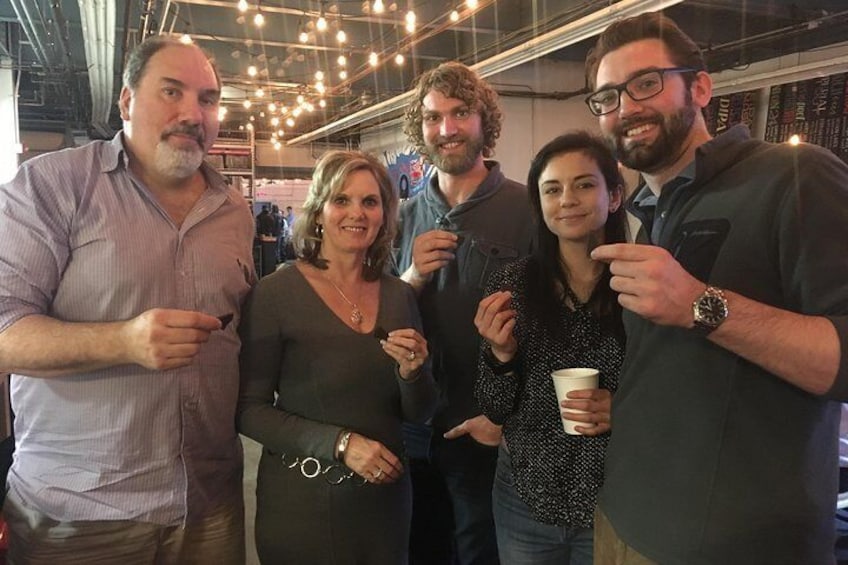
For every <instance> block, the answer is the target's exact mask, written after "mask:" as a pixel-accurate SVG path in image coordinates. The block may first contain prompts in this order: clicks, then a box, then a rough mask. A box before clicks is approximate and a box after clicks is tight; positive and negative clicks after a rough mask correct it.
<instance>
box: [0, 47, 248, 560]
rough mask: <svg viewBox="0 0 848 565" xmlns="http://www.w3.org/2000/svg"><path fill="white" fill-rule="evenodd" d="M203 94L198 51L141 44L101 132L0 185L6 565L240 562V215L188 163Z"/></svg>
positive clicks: (196, 162) (201, 168) (205, 173)
mask: <svg viewBox="0 0 848 565" xmlns="http://www.w3.org/2000/svg"><path fill="white" fill-rule="evenodd" d="M219 97H220V79H219V77H218V74H217V72H216V70H215V69H214V67H213V66H212V65H211V64H210V62H209V61H208V59H207V57H206V55H205V54H204V53H203V52H202V51H201V50H200V49H199V48H197V47H196V46H194V45H184V44H182V43H180V42H177V41H174V40H172V39H168V38H161V37H159V38H153V39H148V40H147V41H145V42H143V43H142V44H140V45H139V46H138V47H137V48H136V49H135V50H134V51H133V53H132V54H131V55H130V57H129V59H128V61H127V66H126V69H125V72H124V86H123V89H122V91H121V96H120V101H119V107H120V111H121V117H122V119H123V121H124V129H123V131H122V132H121V133H119V134H118V135H117V136H116V137H115V138H114V139H113V140H111V141H97V142H93V143H90V144H88V145H86V146H84V147H81V148H77V149H70V150H65V151H60V152H58V153H54V154H50V155H46V156H43V157H40V158H36V159H33V160H31V161H28V162H27V163H25V164H24V165H23V166H22V167H21V168H20V170H19V171H18V173H17V175H16V177H15V178H14V179H13V180H12V181H10V182H9V183H8V184H5V185H2V186H0V216H2V219H0V241H3V242H4V244H3V246H2V249H0V371H8V372H11V373H12V375H13V376H12V387H11V391H12V405H13V409H14V411H15V413H16V415H17V420H16V422H15V432H16V437H17V445H16V449H17V451H16V455H15V461H14V464H13V466H12V469H11V471H10V475H9V493H8V498H7V501H6V504H5V506H4V514H5V517H6V520H7V522H8V523H9V526H10V556H11V558H12V560H13V561H14V562H15V563H48V562H50V563H55V562H61V563H93V562H119V561H123V562H126V563H153V562H160V561H161V562H173V563H186V562H199V563H212V562H214V563H242V562H243V561H244V530H243V522H244V510H243V502H242V497H241V470H242V455H241V445H240V443H239V439H238V436H237V434H236V432H235V427H234V422H235V414H234V412H235V404H236V398H237V394H238V362H237V355H238V350H239V345H240V341H239V338H238V334H237V333H236V331H235V328H236V327H237V325H238V324H237V322H238V317H239V309H240V306H241V304H242V302H243V301H244V299H245V297H246V295H247V293H248V292H249V290H250V287H251V285H252V283H253V282H254V280H255V273H254V270H253V261H252V250H251V245H252V240H253V221H252V220H253V219H252V218H251V214H250V212H249V210H248V207H247V206H246V205H245V203H244V200H243V198H242V197H241V195H240V194H238V192H236V191H235V190H233V189H231V188H230V187H228V186H227V185H226V184H225V182H224V179H223V177H221V176H220V175H219V174H218V173H216V172H215V171H214V170H212V169H211V168H210V167H209V166H208V165H206V164H205V163H204V162H203V158H204V156H205V154H206V152H207V151H208V150H209V148H210V147H211V145H212V143H213V142H214V140H215V138H216V137H217V134H218V119H217V113H218V102H219ZM228 314H234V315H235V320H234V323H232V324H229V325H228V326H226V327H224V326H225V324H223V323H222V321H221V320H220V319H219V316H221V317H224V316H226V315H228Z"/></svg>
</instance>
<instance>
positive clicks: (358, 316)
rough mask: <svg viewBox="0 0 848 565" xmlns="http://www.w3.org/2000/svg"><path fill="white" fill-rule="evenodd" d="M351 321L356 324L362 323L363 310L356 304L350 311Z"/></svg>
mask: <svg viewBox="0 0 848 565" xmlns="http://www.w3.org/2000/svg"><path fill="white" fill-rule="evenodd" d="M350 321H351V323H352V324H353V325H355V326H358V325H359V324H361V323H362V311H360V310H359V308H358V307H357V306H356V304H354V305H353V309H352V310H351V311H350Z"/></svg>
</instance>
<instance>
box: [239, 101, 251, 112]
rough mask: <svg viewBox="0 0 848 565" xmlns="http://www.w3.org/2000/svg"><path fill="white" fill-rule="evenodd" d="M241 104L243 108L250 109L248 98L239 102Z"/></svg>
mask: <svg viewBox="0 0 848 565" xmlns="http://www.w3.org/2000/svg"><path fill="white" fill-rule="evenodd" d="M241 105H242V106H244V109H245V110H248V109H250V106H251V103H250V100H245V101H244V102H242V103H241Z"/></svg>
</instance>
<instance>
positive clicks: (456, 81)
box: [403, 61, 503, 161]
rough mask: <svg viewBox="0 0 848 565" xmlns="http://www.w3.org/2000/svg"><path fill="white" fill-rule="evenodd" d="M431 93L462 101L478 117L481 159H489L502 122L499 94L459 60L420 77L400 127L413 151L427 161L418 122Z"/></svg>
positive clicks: (425, 145)
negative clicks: (433, 91)
mask: <svg viewBox="0 0 848 565" xmlns="http://www.w3.org/2000/svg"><path fill="white" fill-rule="evenodd" d="M431 90H436V91H438V92H441V93H442V94H443V95H444V96H446V97H447V98H456V99H458V100H462V101H463V102H464V103H465V104H466V105H467V106H468V107H469V108H470V109H471V110H472V111H474V112H478V113H479V114H480V121H481V125H482V130H483V156H484V157H491V156H492V154H493V153H494V149H495V143H496V142H497V139H498V137H499V136H500V135H501V121H502V120H503V114H502V113H501V110H500V108H499V107H498V93H497V92H495V89H493V88H492V87H491V86H489V84H488V83H487V82H486V81H485V80H483V79H482V78H480V77H479V76H478V75H477V73H475V72H474V71H472V70H471V69H469V68H468V67H467V66H465V65H463V64H462V63H460V62H458V61H449V62H447V63H442V64H441V65H439V66H438V67H436V68H435V69H430V70H429V71H427V72H426V73H423V74H422V75H421V76H419V77H418V80H417V81H416V83H415V100H413V101H412V103H411V104H410V105H409V107H408V108H407V109H406V113H405V114H404V124H403V133H405V134H406V137H407V138H408V139H409V141H410V142H412V144H413V145H414V146H415V150H416V151H418V153H420V154H421V155H423V156H424V157H425V158H426V159H427V160H428V161H429V160H430V159H429V156H428V155H427V144H426V143H425V142H424V133H423V132H422V129H421V123H422V121H423V119H424V116H423V112H422V105H423V104H424V98H425V97H426V96H427V94H429V93H430V91H431Z"/></svg>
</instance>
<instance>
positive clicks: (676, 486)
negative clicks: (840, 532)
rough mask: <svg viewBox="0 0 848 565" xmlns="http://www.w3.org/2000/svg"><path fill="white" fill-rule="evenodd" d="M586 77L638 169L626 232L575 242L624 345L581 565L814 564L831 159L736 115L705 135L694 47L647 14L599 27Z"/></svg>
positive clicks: (829, 309) (836, 367) (847, 176)
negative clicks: (596, 264) (618, 319)
mask: <svg viewBox="0 0 848 565" xmlns="http://www.w3.org/2000/svg"><path fill="white" fill-rule="evenodd" d="M587 77H588V79H589V82H590V84H591V85H592V88H593V90H594V92H593V93H592V94H591V95H590V96H589V97H588V98H587V100H586V101H587V104H588V106H589V109H590V111H591V112H592V113H593V114H595V115H597V116H598V119H599V122H600V128H601V131H602V133H603V135H604V136H605V137H606V139H607V140H608V141H609V143H610V145H611V147H612V148H613V149H614V150H615V152H616V153H617V155H618V157H619V159H620V160H621V161H622V163H624V164H625V165H627V166H628V167H631V168H634V169H636V170H638V171H639V172H640V173H641V174H642V179H643V183H642V185H641V186H640V187H639V188H638V189H637V190H636V192H635V193H634V195H633V196H632V197H631V198H630V201H629V203H628V206H629V208H630V211H631V212H632V213H633V214H635V215H636V216H637V217H638V218H639V219H640V220H641V222H642V226H643V229H642V230H641V232H640V235H639V237H638V241H639V243H638V244H618V245H604V246H601V247H598V248H597V249H595V250H594V251H593V253H592V257H593V258H594V259H597V260H602V261H606V262H609V263H611V271H612V274H613V277H612V279H611V282H610V286H611V287H612V288H613V289H614V290H616V291H618V292H619V293H620V295H619V301H620V302H621V304H622V305H623V306H624V308H625V309H626V312H625V327H626V329H627V349H628V351H627V357H626V360H625V365H624V368H623V370H622V376H621V386H620V387H619V390H618V392H617V394H616V396H615V398H614V400H613V413H612V421H613V422H614V432H613V435H612V440H611V442H610V445H609V450H608V452H607V464H606V482H605V485H604V488H603V491H602V493H601V497H600V503H599V511H598V513H597V516H596V523H595V532H596V533H595V535H596V538H595V544H596V548H595V559H596V563H600V564H602V565H606V564H613V563H615V564H637V563H638V564H645V563H662V564H670V565H673V564H681V565H682V564H685V565H698V564H717V563H721V564H745V565H751V564H758V563H762V564H776V563H785V564H801V563H804V564H821V563H831V562H832V561H833V530H834V528H833V507H834V501H835V500H836V492H837V489H836V480H837V434H838V425H839V414H840V412H839V404H838V403H837V402H832V401H831V399H840V400H845V399H846V397H848V356H844V355H841V353H840V350H848V316H846V314H848V284H847V283H846V282H847V281H848V260H846V256H848V255H846V253H845V242H846V241H848V167H846V165H845V164H844V163H842V162H841V161H839V160H838V159H837V158H835V157H834V156H833V155H832V154H831V153H829V152H827V151H825V150H823V149H820V148H818V147H814V146H810V145H802V146H799V147H792V146H789V145H775V144H769V143H765V142H762V141H759V140H754V139H751V138H750V135H749V133H748V131H747V129H746V128H744V127H743V126H737V127H735V128H732V129H730V130H729V131H728V132H726V133H724V134H722V135H721V136H719V137H716V138H715V139H712V138H711V136H710V134H709V133H708V131H707V128H706V125H705V123H704V119H703V115H702V112H701V111H702V109H703V108H704V107H705V106H706V105H707V104H708V103H709V100H710V97H711V94H712V82H711V79H710V76H709V74H708V73H707V72H706V67H705V64H704V60H703V58H702V55H701V53H700V51H699V49H698V47H697V46H696V45H695V44H694V42H693V41H692V40H691V39H690V38H689V37H688V36H686V35H685V34H684V33H683V32H682V31H681V30H680V29H679V28H678V27H677V26H676V25H675V24H674V23H673V22H672V21H671V20H669V19H667V18H664V17H662V16H661V15H660V14H656V13H654V14H644V15H641V16H637V17H635V18H630V19H627V20H623V21H620V22H617V23H615V24H613V25H611V26H610V27H609V28H608V29H607V30H606V31H605V32H604V33H603V34H602V35H601V36H600V38H599V39H598V42H597V44H596V46H595V48H594V50H593V51H592V52H591V53H590V55H589V58H588V60H587Z"/></svg>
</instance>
